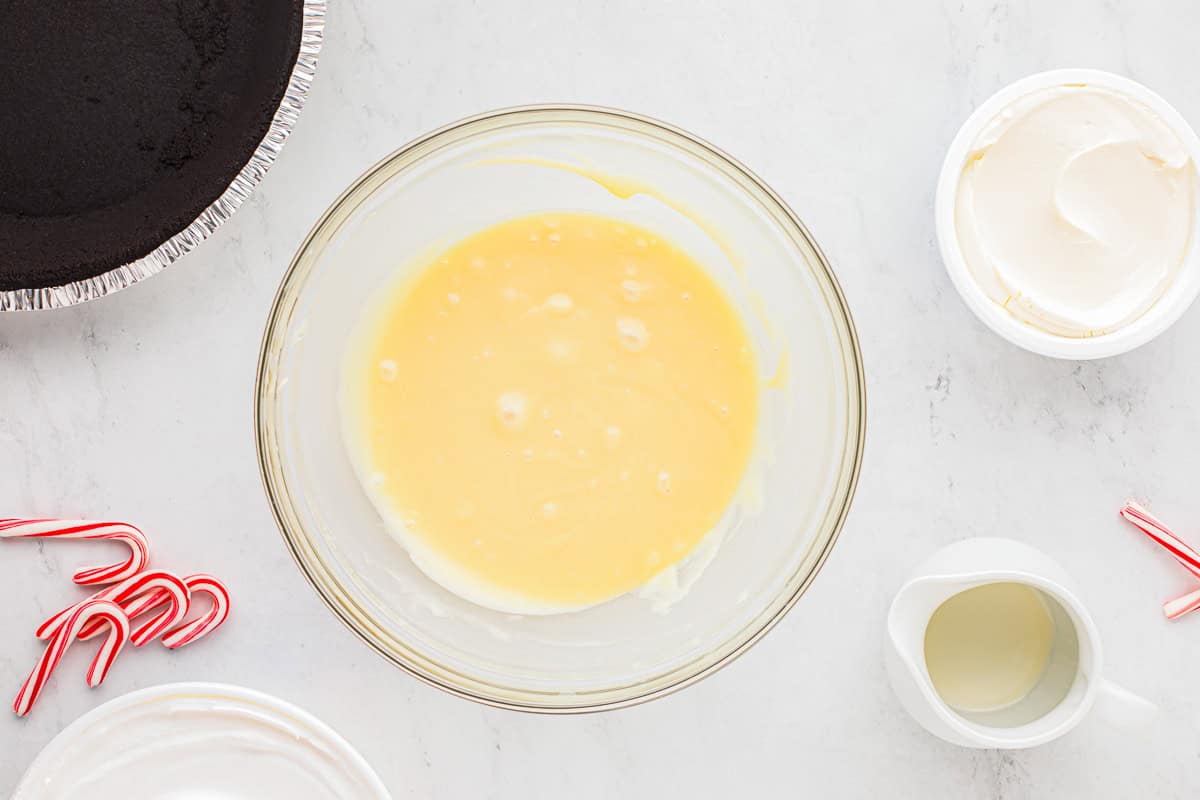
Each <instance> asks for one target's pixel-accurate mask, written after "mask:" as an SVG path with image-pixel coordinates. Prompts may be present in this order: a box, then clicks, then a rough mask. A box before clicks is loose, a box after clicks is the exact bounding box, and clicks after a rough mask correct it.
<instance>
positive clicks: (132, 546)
mask: <svg viewBox="0 0 1200 800" xmlns="http://www.w3.org/2000/svg"><path fill="white" fill-rule="evenodd" d="M25 537H28V538H33V539H47V538H61V539H112V540H114V541H118V542H124V543H125V544H127V545H128V546H129V551H130V552H129V558H128V560H126V561H124V562H122V563H120V564H112V565H110V566H100V567H83V568H82V569H80V570H78V571H77V572H76V573H75V582H76V583H78V584H80V585H81V586H93V585H95V584H103V583H116V582H117V581H123V580H125V579H126V578H132V577H133V576H134V575H136V574H138V573H139V572H141V571H142V570H144V569H145V568H146V565H147V564H149V563H150V544H149V543H148V542H147V541H146V535H145V534H144V533H142V532H141V531H140V530H138V529H137V528H135V527H133V526H132V525H128V524H126V523H124V522H88V521H86V520H70V519H0V539H8V538H25Z"/></svg>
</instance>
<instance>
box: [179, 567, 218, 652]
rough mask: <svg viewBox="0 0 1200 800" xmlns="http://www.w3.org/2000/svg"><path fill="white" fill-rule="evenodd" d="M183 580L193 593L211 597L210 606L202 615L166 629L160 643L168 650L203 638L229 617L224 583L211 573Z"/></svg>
mask: <svg viewBox="0 0 1200 800" xmlns="http://www.w3.org/2000/svg"><path fill="white" fill-rule="evenodd" d="M183 582H184V583H186V584H187V587H188V589H189V590H191V591H192V592H193V593H201V594H207V595H208V596H209V597H211V598H212V608H210V609H209V610H208V613H207V614H205V615H204V616H201V617H197V618H196V619H194V620H191V621H190V622H185V623H183V624H182V625H179V626H177V627H175V628H172V629H171V630H170V631H168V632H167V633H166V634H165V635H164V636H163V637H162V643H163V645H164V646H165V647H166V648H167V649H168V650H177V649H179V648H180V647H186V646H187V645H189V644H191V643H192V642H194V641H196V640H197V639H202V638H204V637H205V636H207V635H208V634H210V633H212V632H213V631H215V630H216V629H217V628H219V627H221V624H222V623H223V622H225V620H226V619H227V618H228V617H229V590H228V589H226V588H225V584H223V583H221V582H220V581H219V580H217V579H216V578H214V577H213V576H212V575H189V576H188V577H186V578H184V579H183Z"/></svg>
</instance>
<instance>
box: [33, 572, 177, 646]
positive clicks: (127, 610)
mask: <svg viewBox="0 0 1200 800" xmlns="http://www.w3.org/2000/svg"><path fill="white" fill-rule="evenodd" d="M97 595H104V596H103V597H99V596H93V597H90V598H88V599H87V600H85V601H83V602H84V603H87V602H91V601H93V600H97V599H99V600H110V601H112V602H113V603H116V604H117V605H118V606H120V607H121V610H122V613H124V614H125V616H126V617H127V618H129V619H132V618H133V617H136V616H138V615H140V614H142V613H144V612H146V611H149V610H150V609H151V608H154V607H156V606H158V605H161V604H162V603H169V605H168V607H167V608H166V610H164V611H162V612H161V613H159V614H156V615H154V616H153V617H151V618H150V619H149V620H147V621H146V622H144V623H142V624H141V625H139V626H138V627H137V628H135V629H134V631H133V634H132V635H131V636H130V641H132V642H133V645H134V647H141V646H142V645H144V644H146V643H147V642H149V641H151V640H153V639H155V638H156V637H158V636H159V635H160V634H162V633H163V631H166V630H169V629H171V628H173V627H175V626H176V625H178V624H179V623H181V622H182V621H183V619H184V618H185V617H186V616H187V614H188V611H189V610H190V608H191V592H190V591H189V590H188V588H187V584H186V583H184V582H183V581H182V580H181V579H180V578H179V577H178V576H176V575H174V574H173V573H170V572H167V571H166V570H151V571H148V572H143V573H141V574H140V575H135V576H133V577H132V578H129V579H127V580H125V581H123V582H121V583H120V584H118V585H116V586H112V587H109V588H107V589H104V590H103V591H101V592H98V593H97ZM79 605H82V604H77V605H76V606H73V607H72V608H69V609H65V610H64V611H60V612H59V613H58V614H55V615H54V616H53V617H51V618H50V619H48V620H46V622H44V623H42V625H41V627H39V628H38V631H37V632H38V635H39V636H48V635H49V636H52V635H56V634H57V631H58V630H59V629H60V628H61V626H62V625H63V624H64V623H65V620H66V618H67V616H66V615H69V614H70V613H71V612H72V609H73V608H78V607H79ZM99 625H101V623H96V624H95V625H88V626H85V627H84V628H83V629H82V630H81V631H80V632H79V633H80V636H81V638H85V639H88V638H91V637H92V636H94V635H96V633H98V632H99V627H98V626H99Z"/></svg>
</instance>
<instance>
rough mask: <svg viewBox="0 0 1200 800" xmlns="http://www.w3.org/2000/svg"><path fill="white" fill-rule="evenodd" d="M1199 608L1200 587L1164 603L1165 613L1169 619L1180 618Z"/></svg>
mask: <svg viewBox="0 0 1200 800" xmlns="http://www.w3.org/2000/svg"><path fill="white" fill-rule="evenodd" d="M1198 608H1200V589H1196V590H1194V591H1191V592H1188V593H1187V594H1185V595H1181V596H1180V597H1176V598H1175V599H1174V600H1168V601H1167V602H1165V603H1163V614H1164V615H1166V618H1167V619H1179V618H1180V617H1182V616H1183V615H1184V614H1190V613H1192V612H1193V611H1195V610H1196V609H1198Z"/></svg>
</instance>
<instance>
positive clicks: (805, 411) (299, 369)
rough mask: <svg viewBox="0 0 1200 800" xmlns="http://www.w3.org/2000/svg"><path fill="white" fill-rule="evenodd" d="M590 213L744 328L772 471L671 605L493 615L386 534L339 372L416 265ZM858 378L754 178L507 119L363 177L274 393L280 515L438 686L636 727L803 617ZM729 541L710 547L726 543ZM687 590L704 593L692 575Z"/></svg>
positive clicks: (602, 136)
mask: <svg viewBox="0 0 1200 800" xmlns="http://www.w3.org/2000/svg"><path fill="white" fill-rule="evenodd" d="M563 210H575V211H591V212H595V213H600V214H605V215H608V216H612V217H618V218H625V219H628V220H629V221H631V222H636V223H637V224H639V225H641V226H643V227H646V228H649V229H651V230H656V231H661V232H662V233H663V234H664V235H666V236H668V237H669V238H670V239H671V240H672V241H673V242H675V243H676V244H678V245H680V246H682V247H683V248H684V249H685V250H687V251H688V252H689V253H690V254H691V255H693V256H694V257H695V258H696V259H697V260H698V261H700V262H701V264H703V265H704V267H705V269H707V270H708V271H709V272H710V274H711V275H712V277H713V278H714V279H716V280H717V281H718V282H719V283H720V284H721V285H722V286H723V287H724V288H725V289H726V291H727V292H728V293H729V295H730V297H731V298H732V299H733V301H734V303H735V304H736V305H737V306H738V308H739V309H740V310H741V312H742V315H743V318H744V319H745V320H746V322H747V326H748V328H749V329H750V333H751V338H752V340H753V342H754V347H755V350H756V353H757V356H758V359H757V360H758V363H759V364H760V365H761V370H762V373H763V374H762V376H761V377H762V380H763V386H764V388H763V391H762V399H761V401H760V414H759V417H760V424H759V429H758V451H757V453H756V455H755V457H754V461H755V465H754V467H753V468H752V469H751V470H749V475H750V477H748V478H747V481H748V482H750V483H752V484H753V485H748V486H747V487H744V488H746V489H747V492H744V493H743V494H746V495H747V496H752V497H753V498H755V499H754V501H753V502H751V503H748V504H745V505H739V506H738V507H737V508H736V509H731V511H730V513H729V514H727V515H726V516H727V519H726V520H724V521H723V528H722V533H721V536H720V537H719V540H717V539H714V540H713V541H712V542H710V543H711V544H712V545H713V547H708V548H704V549H705V552H706V554H707V555H711V554H712V552H713V548H714V547H715V557H713V558H712V559H711V561H708V562H707V563H705V559H703V558H699V557H698V558H696V559H689V561H690V562H692V563H690V565H689V564H685V568H684V569H681V575H683V576H684V580H685V582H690V583H691V585H690V588H689V590H688V591H686V593H683V595H682V597H680V598H678V599H677V600H676V601H675V602H674V603H672V604H670V605H669V606H668V605H666V604H664V603H662V602H661V600H656V599H654V598H653V597H650V596H646V595H643V594H641V593H631V594H629V595H625V596H623V597H620V598H617V599H616V600H613V601H610V602H608V603H604V604H602V605H600V606H596V607H593V608H589V609H586V610H583V611H577V612H574V613H570V614H559V615H546V616H536V615H534V616H518V615H512V614H503V613H500V612H497V611H492V610H489V609H486V608H482V607H479V606H475V605H473V604H471V603H469V602H467V601H465V600H462V599H460V598H459V597H457V596H455V595H453V594H451V593H450V592H448V591H446V590H445V589H443V588H442V587H441V586H440V585H438V584H436V583H434V582H433V581H432V580H431V579H429V578H428V577H426V576H425V575H424V574H423V573H422V572H421V571H420V570H419V569H418V568H417V567H416V566H415V565H414V564H413V562H412V561H411V560H410V559H409V558H408V555H407V553H406V552H405V551H404V549H403V548H402V547H401V546H400V545H399V543H398V542H397V541H396V540H395V539H393V538H392V537H391V536H390V535H389V534H388V532H387V530H386V529H385V527H384V524H383V521H382V519H381V518H380V516H379V515H378V514H377V513H376V511H375V508H374V507H373V506H372V504H371V502H370V501H369V500H368V499H367V497H366V495H365V493H364V491H363V489H362V487H361V485H360V483H359V481H358V479H357V477H356V476H355V472H354V470H353V469H352V467H351V465H350V461H349V459H348V457H347V455H346V453H345V451H344V447H343V443H342V438H341V424H340V417H339V410H338V402H337V392H338V386H339V382H340V381H339V376H340V369H341V361H342V356H343V354H344V352H345V348H346V346H347V341H348V338H349V336H350V333H351V330H352V329H353V327H354V325H355V322H356V321H357V319H358V318H359V316H360V315H361V314H362V312H363V310H364V307H365V306H366V304H367V302H368V300H369V299H370V298H371V297H372V296H373V295H374V294H375V293H377V292H378V291H380V290H381V288H382V287H383V286H385V285H388V284H390V283H391V282H392V281H393V280H394V279H395V276H396V274H397V272H398V271H399V270H404V269H416V268H419V267H420V266H421V262H420V256H421V255H422V254H426V255H427V254H429V253H431V252H434V251H435V250H436V249H437V248H438V247H441V246H445V245H446V244H448V243H451V242H453V241H454V240H456V239H457V238H460V237H462V236H464V235H466V234H469V233H471V232H473V231H475V230H478V229H480V228H482V227H485V226H487V225H489V224H492V223H495V222H499V221H501V220H504V219H508V218H512V217H517V216H523V215H526V214H531V213H535V212H541V211H563ZM864 414H865V397H864V386H863V373H862V359H861V354H860V353H859V349H858V342H857V339H856V337H855V332H854V326H853V323H852V321H851V319H850V312H849V310H848V309H847V307H846V303H845V300H844V298H843V297H842V294H841V291H840V289H839V288H838V285H837V282H836V280H835V279H834V276H833V272H832V270H831V269H830V266H829V264H828V262H827V261H826V260H825V258H824V256H823V255H822V254H821V252H820V250H819V249H818V248H817V245H816V243H815V242H814V241H813V239H812V237H811V236H810V235H809V233H808V231H807V230H805V228H804V226H803V225H802V224H801V222H800V221H799V220H798V219H797V218H796V216H795V215H794V214H793V213H792V212H791V211H790V210H789V209H788V208H787V206H785V205H784V203H783V202H782V201H781V200H780V199H779V197H777V196H776V195H775V194H774V193H773V192H772V191H771V190H770V189H768V188H767V187H766V186H765V185H764V184H763V183H762V181H760V180H759V179H758V178H756V177H755V176H754V175H752V174H751V173H750V172H749V171H748V170H747V169H746V168H745V167H742V166H741V165H739V164H738V163H737V162H735V161H734V160H732V159H731V158H729V157H728V156H726V155H724V154H723V153H721V152H720V151H718V150H716V149H715V148H713V147H711V146H710V145H708V144H705V143H704V142H702V141H700V140H698V139H696V138H695V137H693V136H691V135H689V134H687V133H684V132H683V131H681V130H678V129H676V128H673V127H671V126H669V125H664V124H663V123H660V122H656V121H654V120H650V119H647V118H645V117H640V116H636V115H633V114H629V113H625V112H621V111H614V110H607V109H597V108H586V107H574V106H539V107H529V108H520V109H513V110H505V111H497V112H494V113H489V114H484V115H482V116H478V117H474V118H472V119H468V120H465V121H463V122H459V123H456V124H453V125H450V126H448V127H446V128H443V129H442V130H439V131H436V132H434V133H432V134H430V135H429V136H426V137H424V138H422V139H420V140H418V141H416V142H414V143H412V144H410V145H408V146H406V147H404V148H402V149H401V150H399V151H397V152H396V153H394V154H393V155H391V156H389V157H388V158H386V159H385V160H384V161H382V162H381V163H379V164H378V165H376V166H375V167H373V168H372V169H370V170H369V171H368V172H367V173H366V174H365V175H363V176H362V177H361V178H360V179H359V180H357V181H356V182H355V183H354V185H353V186H351V187H350V188H349V189H348V190H347V191H346V192H345V193H344V194H343V195H342V196H341V197H340V198H338V200H337V201H336V202H335V203H334V204H333V206H332V207H331V208H330V209H329V211H327V212H326V213H325V215H324V216H323V217H322V218H321V220H320V221H319V222H318V223H317V225H316V227H315V228H314V229H313V231H312V232H311V233H310V234H309V236H308V238H307V239H306V240H305V242H304V244H303V246H302V247H301V248H300V251H299V252H298V253H297V255H296V257H295V260H294V261H293V262H292V264H291V267H290V268H289V270H288V272H287V275H286V276H285V277H284V280H283V284H282V286H281V287H280V289H279V293H278V295H277V297H276V299H275V304H274V306H273V308H272V309H271V314H270V318H269V320H268V323H267V330H266V335H265V338H264V341H263V348H262V355H261V360H260V364H259V372H258V382H257V387H256V407H255V417H256V426H257V444H258V455H259V461H260V464H261V468H262V475H263V480H264V482H265V485H266V490H267V494H268V496H269V499H270V502H271V507H272V510H273V511H274V514H275V517H276V519H277V521H278V523H279V527H280V529H281V530H282V532H283V536H284V539H285V540H286V541H287V544H288V547H289V548H290V549H291V551H292V554H293V555H294V556H295V559H296V562H297V563H298V564H299V566H300V568H301V570H302V571H303V572H304V575H305V576H306V577H307V578H308V580H309V582H310V583H312V585H313V587H314V588H315V589H316V590H317V591H318V592H319V593H320V595H321V597H322V598H323V599H324V601H325V602H326V604H328V606H329V607H330V608H331V609H332V610H333V611H334V613H335V614H337V616H338V617H339V618H340V619H341V620H342V621H343V622H344V623H345V624H346V625H348V626H349V627H350V628H351V630H353V631H354V632H355V633H356V634H358V636H359V637H361V638H362V639H363V640H364V641H365V642H367V643H368V644H370V645H371V646H372V647H373V648H375V649H376V650H377V651H379V652H380V653H381V654H382V655H384V656H385V657H386V658H388V659H389V660H391V661H392V662H394V663H395V664H397V665H398V666H400V667H402V668H403V669H405V670H407V671H408V672H410V673H412V674H413V675H415V676H416V677H418V678H420V679H421V680H424V681H426V682H428V683H430V684H433V685H435V686H438V687H441V688H442V689H445V690H447V691H450V692H452V693H454V694H457V695H460V696H462V697H466V698H470V699H473V700H477V701H480V702H483V703H488V704H491V705H495V706H501V707H505V708H512V709H519V710H526V711H542V712H581V711H596V710H601V709H608V708H615V707H620V706H626V705H630V704H633V703H637V702H640V701H644V700H648V699H651V698H654V697H659V696H662V695H664V694H667V693H669V692H671V691H674V690H676V689H679V688H681V687H683V686H686V685H688V684H691V683H694V682H695V681H697V680H699V679H700V678H702V677H704V676H705V675H708V674H710V673H712V672H713V671H715V670H716V669H718V668H720V667H721V666H723V665H724V664H727V663H729V662H730V661H731V660H732V659H733V658H735V657H736V656H737V655H739V654H740V653H742V652H744V651H745V650H746V649H747V648H748V647H750V646H751V645H752V644H753V643H754V642H755V641H757V640H758V639H759V637H761V636H762V635H763V634H764V633H766V631H767V630H769V629H770V628H771V627H772V626H773V625H774V624H775V623H776V622H778V621H779V619H780V618H781V617H782V616H783V615H784V614H785V613H786V612H787V610H788V609H789V608H790V607H791V606H792V605H793V604H794V603H795V602H796V601H797V600H798V599H799V597H800V595H801V594H802V593H803V592H804V590H805V588H807V586H808V585H809V584H810V583H811V582H812V580H813V578H814V577H815V576H816V574H817V571H818V570H819V569H820V568H821V565H822V563H823V562H824V561H825V559H826V557H827V556H828V555H829V552H830V549H831V548H832V546H833V543H834V540H835V539H836V538H837V534H838V531H839V530H840V528H841V525H842V522H843V521H844V519H845V516H846V513H847V510H848V508H849V505H850V500H851V497H852V496H853V493H854V487H855V483H856V481H857V478H858V471H859V465H860V463H861V457H862V447H863V436H864V428H865V416H864ZM716 535H717V534H716V533H714V536H716ZM688 570H690V572H689V571H688Z"/></svg>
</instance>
